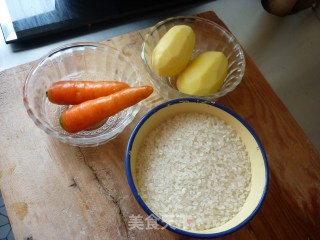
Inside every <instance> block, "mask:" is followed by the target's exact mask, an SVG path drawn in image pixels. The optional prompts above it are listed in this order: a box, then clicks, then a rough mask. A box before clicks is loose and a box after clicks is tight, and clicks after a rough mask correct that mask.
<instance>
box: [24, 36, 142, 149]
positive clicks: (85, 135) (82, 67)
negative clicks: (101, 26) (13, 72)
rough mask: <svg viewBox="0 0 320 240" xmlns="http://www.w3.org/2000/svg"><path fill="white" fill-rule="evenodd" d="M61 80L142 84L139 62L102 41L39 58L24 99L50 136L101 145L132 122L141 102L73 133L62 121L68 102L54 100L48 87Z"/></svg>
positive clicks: (37, 123)
mask: <svg viewBox="0 0 320 240" xmlns="http://www.w3.org/2000/svg"><path fill="white" fill-rule="evenodd" d="M60 80H93V81H98V80H115V81H122V82H126V83H128V84H129V85H130V86H137V85H141V84H140V81H141V78H140V75H139V73H138V70H137V69H136V68H135V66H134V65H133V64H132V63H131V62H130V59H128V58H127V57H126V56H124V55H123V54H122V53H121V52H120V51H118V50H116V49H114V48H112V47H109V46H106V45H104V44H98V43H89V42H84V43H73V44H68V45H64V46H62V47H59V48H57V49H54V50H53V51H51V52H49V53H48V54H47V55H45V56H44V57H42V58H41V59H39V61H38V62H37V64H36V65H35V66H34V67H33V68H32V69H31V71H30V72H29V74H28V76H27V78H26V80H25V83H24V86H23V102H24V105H25V107H26V109H27V112H28V114H29V116H30V117H31V119H32V120H33V121H34V123H35V124H36V125H37V126H38V127H39V128H40V129H42V130H43V131H45V132H46V133H47V134H49V135H50V136H52V137H54V138H57V139H58V140H60V141H62V142H65V143H68V144H71V145H74V146H98V145H100V144H102V143H105V142H107V141H109V140H111V139H113V138H114V137H116V136H117V135H118V134H119V133H121V132H122V131H123V130H124V129H125V127H126V126H127V125H128V124H130V123H131V122H132V120H133V119H134V117H135V116H136V114H137V113H138V112H139V110H140V107H141V103H139V104H136V105H134V106H132V107H130V108H127V109H126V110H123V111H121V112H119V113H118V114H116V115H114V116H112V117H109V118H108V119H107V120H106V121H105V122H103V123H101V124H100V126H98V127H96V128H94V129H90V130H85V131H81V132H78V133H74V134H70V133H68V132H66V131H64V130H63V129H62V127H61V126H60V123H59V117H60V115H61V113H62V112H63V111H64V110H66V109H67V108H68V107H70V106H67V105H56V104H53V103H51V102H50V101H49V100H48V98H47V96H46V91H47V89H48V88H49V87H50V86H51V84H52V83H54V82H57V81H60Z"/></svg>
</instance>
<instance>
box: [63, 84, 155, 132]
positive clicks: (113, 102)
mask: <svg viewBox="0 0 320 240" xmlns="http://www.w3.org/2000/svg"><path fill="white" fill-rule="evenodd" d="M152 92H153V88H152V87H150V86H139V87H130V88H126V89H124V90H121V91H119V92H116V93H113V94H111V95H109V96H105V97H100V98H96V99H93V100H89V101H86V102H83V103H80V104H79V105H75V106H72V107H71V108H69V109H67V110H66V111H64V112H63V113H62V114H61V117H60V124H61V126H62V128H63V129H64V130H66V131H67V132H70V133H75V132H79V131H82V130H86V129H88V128H90V127H92V126H94V125H96V124H98V123H100V122H101V121H103V120H105V119H107V118H108V117H110V116H112V115H115V114H116V113H118V112H120V111H122V110H124V109H126V108H128V107H130V106H133V105H134V104H137V103H138V102H140V101H142V100H143V99H145V98H147V97H148V96H149V95H150V94H151V93H152Z"/></svg>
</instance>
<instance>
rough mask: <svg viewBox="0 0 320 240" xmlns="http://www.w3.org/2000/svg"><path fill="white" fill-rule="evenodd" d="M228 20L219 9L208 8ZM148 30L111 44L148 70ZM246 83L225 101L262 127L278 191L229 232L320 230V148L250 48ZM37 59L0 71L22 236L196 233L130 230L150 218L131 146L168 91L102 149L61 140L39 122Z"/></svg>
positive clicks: (5, 147)
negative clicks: (138, 191)
mask: <svg viewBox="0 0 320 240" xmlns="http://www.w3.org/2000/svg"><path fill="white" fill-rule="evenodd" d="M199 15H200V16H202V17H205V18H208V19H211V20H213V21H215V22H217V23H219V24H220V25H222V26H225V25H224V24H223V22H222V21H221V20H220V19H219V18H218V17H217V16H216V15H215V14H214V13H213V12H206V13H202V14H199ZM146 31H147V30H142V31H139V32H134V33H129V34H126V35H123V36H120V37H116V38H113V39H109V40H106V41H104V42H103V43H105V44H107V45H110V46H113V47H116V48H117V49H119V50H121V51H122V52H123V53H124V54H125V55H127V56H129V57H130V58H131V59H132V61H134V63H135V64H136V65H137V67H138V68H139V70H140V71H141V74H142V76H143V79H144V80H145V81H146V83H148V75H147V74H146V72H145V71H144V67H143V65H142V63H141V61H140V59H139V56H140V46H141V43H142V40H143V36H144V34H145V33H146ZM246 62H247V66H246V72H245V75H244V78H243V81H242V83H241V84H240V85H239V86H238V87H237V88H236V90H234V91H233V92H232V93H230V94H229V95H227V96H225V97H223V98H221V99H220V100H219V102H220V103H222V104H224V105H226V106H227V107H229V108H231V109H233V110H234V111H235V112H237V113H238V114H239V115H240V116H242V117H243V118H244V119H245V120H246V121H247V122H248V123H249V124H250V125H251V126H252V128H253V129H254V130H255V132H256V133H257V134H258V136H259V138H260V140H261V142H262V144H263V146H264V148H265V151H266V154H267V157H268V162H269V168H270V181H269V190H268V194H267V197H266V199H265V202H264V204H263V206H262V208H261V210H260V211H259V212H258V214H257V215H256V216H255V217H254V218H253V219H252V220H251V221H250V222H249V223H248V224H247V225H246V226H244V227H243V228H241V229H240V230H238V231H236V232H235V233H233V234H231V235H229V236H226V237H224V238H223V239H252V240H256V239H304V240H307V239H312V240H317V239H320V230H319V229H320V155H319V152H318V151H317V150H316V148H315V147H314V146H313V145H312V144H311V142H310V140H309V139H308V138H307V136H306V135H305V134H304V132H303V131H302V129H301V128H300V126H299V125H298V124H297V122H296V121H295V120H294V119H293V117H292V116H291V115H290V113H289V112H288V110H287V109H286V107H285V106H284V105H283V103H282V102H281V101H280V99H279V98H278V97H277V96H276V94H275V93H274V91H273V90H272V89H271V87H270V86H269V84H268V83H267V81H266V80H265V79H264V77H263V76H262V75H261V73H260V71H259V70H258V69H257V67H256V66H255V64H254V62H253V61H252V60H251V59H250V58H249V57H248V55H246ZM33 64H34V62H32V63H27V64H24V65H21V66H18V67H15V68H12V69H8V70H5V71H3V72H1V73H0V128H1V134H0V143H1V144H0V189H1V191H2V195H3V198H4V201H5V203H6V206H7V212H8V215H9V218H10V220H11V223H12V227H13V232H14V235H15V237H16V239H28V238H29V239H138V240H140V239H141V240H143V239H188V238H187V237H183V236H180V235H177V234H175V233H172V232H170V231H168V230H160V229H151V230H149V229H143V230H139V229H130V226H129V220H130V216H133V215H134V216H138V215H141V216H143V218H145V217H147V216H146V214H145V213H144V212H143V210H142V209H141V208H140V206H139V205H138V204H137V202H136V201H135V199H134V197H133V195H132V194H131V192H130V189H129V187H128V184H127V181H126V176H125V167H124V153H125V147H126V144H127V141H128V137H129V135H130V133H131V131H132V129H133V127H134V126H135V124H136V123H137V122H138V120H139V119H140V118H141V117H142V115H143V114H144V113H145V112H146V111H148V110H149V109H150V108H152V107H154V106H155V105H157V104H159V103H161V102H163V101H164V100H163V99H161V98H160V97H159V96H157V94H156V93H154V94H153V95H152V97H151V98H149V99H148V100H147V101H146V102H145V104H144V106H143V108H142V110H141V112H140V113H139V114H138V116H137V117H136V118H135V120H134V121H133V123H132V124H130V125H129V126H128V127H127V128H126V129H125V131H124V132H123V133H122V134H120V135H119V136H118V137H117V138H116V139H114V140H112V141H110V142H108V143H106V144H104V145H102V146H99V147H94V148H79V147H73V146H69V145H66V144H64V143H61V142H59V141H57V140H55V139H53V138H52V137H49V136H48V135H46V134H45V133H44V132H43V131H42V130H40V129H38V128H37V127H36V126H35V124H34V123H33V122H32V120H31V119H30V118H29V117H28V115H27V112H26V110H25V108H24V106H23V101H22V86H23V83H24V80H25V78H26V75H27V74H28V71H29V70H30V68H31V67H32V65H33Z"/></svg>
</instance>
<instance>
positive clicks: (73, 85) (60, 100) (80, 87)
mask: <svg viewBox="0 0 320 240" xmlns="http://www.w3.org/2000/svg"><path fill="white" fill-rule="evenodd" d="M128 87H129V85H128V84H127V83H124V82H116V81H98V82H94V81H59V82H55V83H53V84H52V85H51V86H50V88H49V89H48V91H47V97H48V99H49V101H50V102H52V103H55V104H64V105H69V104H70V105H75V104H79V103H82V102H85V101H88V100H91V99H95V98H98V97H103V96H108V95H110V94H112V93H115V92H118V91H120V90H122V89H125V88H128Z"/></svg>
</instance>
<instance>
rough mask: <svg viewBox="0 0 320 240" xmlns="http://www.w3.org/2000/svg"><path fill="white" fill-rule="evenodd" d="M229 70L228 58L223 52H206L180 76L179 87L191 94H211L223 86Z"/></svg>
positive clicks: (181, 90)
mask: <svg viewBox="0 0 320 240" xmlns="http://www.w3.org/2000/svg"><path fill="white" fill-rule="evenodd" d="M227 72H228V60H227V58H226V56H225V55H224V54H223V53H222V52H214V51H208V52H204V53H202V54H200V55H198V56H197V57H196V58H195V59H194V60H193V61H192V62H191V63H190V64H189V65H188V66H187V67H186V68H185V69H184V71H183V72H182V73H181V74H180V75H179V76H178V79H177V88H178V90H179V91H180V92H183V93H186V94H190V95H202V96H205V95H210V94H213V93H215V92H217V91H218V90H219V88H220V87H221V86H222V84H223V81H224V79H225V77H226V76H227Z"/></svg>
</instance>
